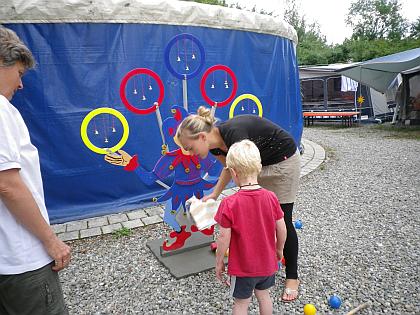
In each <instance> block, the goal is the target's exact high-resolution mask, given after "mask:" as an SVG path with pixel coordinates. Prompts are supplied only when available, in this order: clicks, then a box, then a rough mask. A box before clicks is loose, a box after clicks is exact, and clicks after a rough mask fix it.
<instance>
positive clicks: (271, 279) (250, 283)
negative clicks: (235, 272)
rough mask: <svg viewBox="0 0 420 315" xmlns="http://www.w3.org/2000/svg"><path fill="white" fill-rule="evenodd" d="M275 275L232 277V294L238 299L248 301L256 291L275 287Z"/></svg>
mask: <svg viewBox="0 0 420 315" xmlns="http://www.w3.org/2000/svg"><path fill="white" fill-rule="evenodd" d="M275 280H276V276H275V274H273V275H271V276H268V277H236V276H231V277H230V294H231V295H232V296H233V297H234V298H237V299H248V298H250V297H251V296H252V293H253V292H254V289H257V290H266V289H269V288H271V287H272V286H274V283H275Z"/></svg>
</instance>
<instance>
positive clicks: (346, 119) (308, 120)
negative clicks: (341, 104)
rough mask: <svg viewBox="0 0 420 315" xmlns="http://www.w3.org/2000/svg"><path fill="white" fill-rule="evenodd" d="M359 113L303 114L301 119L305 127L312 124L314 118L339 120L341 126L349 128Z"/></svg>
mask: <svg viewBox="0 0 420 315" xmlns="http://www.w3.org/2000/svg"><path fill="white" fill-rule="evenodd" d="M359 114H360V112H356V111H347V112H303V118H304V122H305V126H310V125H311V124H312V125H313V124H314V121H315V119H316V118H339V119H340V120H341V124H342V125H346V126H348V127H351V126H352V125H353V122H354V118H355V117H357V115H359Z"/></svg>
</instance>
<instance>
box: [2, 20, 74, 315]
mask: <svg viewBox="0 0 420 315" xmlns="http://www.w3.org/2000/svg"><path fill="white" fill-rule="evenodd" d="M34 64H35V62H34V59H33V56H32V54H31V52H30V51H29V49H28V48H27V47H26V46H25V45H24V44H23V42H22V41H21V40H20V39H19V38H18V36H17V35H16V34H15V33H14V32H13V31H11V30H9V29H7V28H5V27H3V26H1V25H0V139H1V141H0V314H2V315H6V314H19V315H24V314H31V315H34V314H42V315H45V314H68V312H67V309H66V306H65V304H64V299H63V293H62V290H61V284H60V280H59V277H58V273H57V271H59V270H61V269H63V268H65V267H66V266H67V265H68V264H69V261H70V247H69V246H67V245H66V244H64V243H63V242H62V241H61V240H60V239H59V238H57V236H56V235H55V233H54V231H53V230H52V229H51V227H50V226H49V219H48V213H47V209H46V207H45V201H44V191H43V187H42V179H41V172H40V164H39V156H38V151H37V149H36V148H35V146H34V145H33V144H32V143H31V140H30V137H29V132H28V128H27V127H26V125H25V122H24V121H23V119H22V116H21V115H20V113H19V112H18V110H17V109H16V108H15V107H14V106H13V105H12V104H11V103H10V100H11V99H12V97H13V95H14V93H15V92H16V91H17V90H19V89H22V88H23V84H22V76H23V75H24V73H25V72H26V70H28V69H30V68H32V67H33V66H34Z"/></svg>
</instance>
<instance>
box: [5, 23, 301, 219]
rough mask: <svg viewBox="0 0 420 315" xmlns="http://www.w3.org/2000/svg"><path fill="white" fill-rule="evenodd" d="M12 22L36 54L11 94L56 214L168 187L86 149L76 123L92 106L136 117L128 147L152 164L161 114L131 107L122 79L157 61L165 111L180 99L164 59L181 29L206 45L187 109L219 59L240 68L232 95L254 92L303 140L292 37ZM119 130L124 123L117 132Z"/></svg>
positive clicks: (105, 207)
mask: <svg viewBox="0 0 420 315" xmlns="http://www.w3.org/2000/svg"><path fill="white" fill-rule="evenodd" d="M6 26H7V27H9V28H11V29H13V30H15V31H16V32H17V34H18V35H19V36H20V37H21V38H22V40H23V41H24V42H25V43H26V44H27V45H28V47H29V48H30V49H31V51H32V52H33V54H34V57H35V59H36V61H37V67H36V69H35V70H31V71H29V72H28V73H27V74H26V75H25V77H24V79H23V84H24V89H23V90H21V91H19V92H18V93H16V95H15V97H14V99H13V100H12V103H13V104H14V105H15V106H16V107H17V108H18V109H19V110H20V112H21V113H22V116H23V118H24V119H25V122H26V123H27V125H28V128H29V131H30V134H31V138H32V142H33V143H34V144H35V145H36V146H37V148H38V150H39V154H40V157H41V170H42V175H43V181H44V190H45V197H46V203H47V208H48V212H49V215H50V219H51V222H53V223H60V222H65V221H70V220H75V219H82V218H87V217H93V216H98V215H103V214H107V213H112V212H117V211H124V210H131V209H135V208H138V207H139V206H140V205H145V203H150V202H151V200H152V198H153V197H156V196H159V195H160V194H162V193H163V192H164V189H162V187H161V186H159V185H157V184H156V185H154V186H146V185H144V184H143V183H142V182H141V181H140V180H139V178H138V177H137V176H136V175H135V174H134V172H132V173H131V172H126V171H124V170H123V169H122V168H120V167H117V166H113V165H110V164H108V163H106V162H105V161H104V156H103V155H100V154H96V153H94V152H92V151H90V150H89V149H88V148H87V147H86V146H85V145H84V143H83V142H82V140H81V137H80V125H81V123H82V121H83V119H84V117H85V116H86V115H87V114H88V113H89V112H90V111H92V110H93V109H96V108H99V107H111V108H114V109H117V110H118V111H120V112H121V113H122V114H123V115H124V116H125V117H126V119H127V121H128V124H129V127H130V135H129V138H128V141H127V143H126V144H125V145H124V147H123V149H124V150H125V151H127V152H128V153H130V154H135V153H137V154H138V155H139V161H140V163H141V165H143V166H144V167H145V168H146V169H148V170H152V169H153V166H154V165H155V163H156V161H157V160H158V159H159V158H160V156H161V145H162V140H161V136H160V132H159V126H158V123H157V119H156V115H155V113H151V114H149V115H137V114H135V113H132V112H131V111H129V110H128V109H127V108H126V107H125V106H124V105H123V103H122V101H121V99H120V95H119V88H120V83H121V80H122V78H123V77H124V76H125V75H126V74H127V73H128V72H129V71H130V70H132V69H134V68H148V69H151V70H153V71H154V72H156V73H157V74H158V75H159V76H160V78H161V79H162V81H163V83H164V86H165V98H164V100H163V103H162V104H161V106H160V111H161V115H162V118H163V119H165V118H166V117H169V116H171V112H170V106H172V105H173V104H178V105H182V103H183V101H182V81H181V80H179V79H178V78H176V77H175V76H173V75H172V74H171V73H170V72H169V71H168V69H167V68H166V66H165V62H164V52H165V48H166V46H167V44H168V42H170V40H171V39H172V38H173V37H174V36H176V35H178V34H180V33H190V34H193V35H194V36H195V37H196V38H198V39H199V40H200V42H201V43H202V45H203V47H204V51H205V64H204V67H203V70H202V71H201V72H200V73H199V74H198V75H197V76H196V77H194V78H192V79H190V80H188V104H189V111H190V112H195V111H196V109H197V108H198V107H199V106H200V105H207V104H206V103H205V102H204V100H203V97H202V95H201V92H200V80H201V77H202V75H203V72H204V71H205V70H206V69H208V68H209V67H211V66H213V65H216V64H223V65H226V66H228V67H230V68H231V69H232V70H233V71H234V72H235V74H236V77H237V80H238V90H237V93H236V96H239V95H241V94H244V93H250V94H253V95H255V96H257V97H258V98H259V100H260V101H261V103H262V107H263V116H264V117H266V118H268V119H270V120H272V121H274V122H276V123H278V124H279V125H280V126H282V127H283V128H285V129H286V130H288V131H289V132H290V133H291V134H292V135H293V136H294V138H295V140H296V141H297V143H299V142H300V138H301V134H302V117H301V99H300V88H299V77H298V67H297V60H296V54H295V48H294V44H293V42H292V41H291V40H289V39H285V38H281V37H278V36H273V35H267V34H258V33H253V32H245V31H237V30H223V29H212V28H206V27H194V26H172V25H146V24H99V23H98V24H93V23H92V24H91V23H69V24H65V23H63V24H59V23H57V24H55V23H54V24H52V23H46V24H29V23H28V24H9V25H6ZM143 83H144V82H142V84H143ZM144 84H146V85H147V83H144ZM241 108H242V110H243V106H239V105H238V106H237V108H236V109H235V115H236V114H241ZM229 109H230V104H228V105H227V106H225V107H222V108H218V109H217V111H216V117H218V118H220V119H221V120H226V119H228V117H229ZM245 111H246V110H245ZM94 123H95V124H99V125H101V124H107V125H108V124H111V123H112V124H115V126H116V129H117V130H121V128H120V127H121V125H120V124H119V121H118V120H116V121H114V120H113V121H112V122H111V121H110V120H107V121H105V118H104V119H99V118H98V119H97V120H96V122H94ZM90 127H91V126H90ZM90 127H89V128H90ZM92 128H93V127H92ZM95 128H96V126H95ZM120 136H121V134H120V133H118V132H117V133H116V135H115V137H117V138H119V137H120ZM110 137H111V135H110ZM110 141H113V140H112V139H110ZM169 183H170V181H169Z"/></svg>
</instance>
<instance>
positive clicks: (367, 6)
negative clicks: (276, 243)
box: [346, 0, 408, 40]
mask: <svg viewBox="0 0 420 315" xmlns="http://www.w3.org/2000/svg"><path fill="white" fill-rule="evenodd" d="M400 10H401V5H400V4H399V2H398V0H356V1H355V2H353V3H352V4H351V6H350V11H349V13H348V15H347V18H346V23H347V24H348V25H350V26H351V27H353V35H352V39H355V40H376V39H390V40H395V39H401V38H403V37H404V35H405V32H406V30H407V26H408V24H407V20H406V19H404V18H403V17H402V16H401V14H400V12H399V11H400Z"/></svg>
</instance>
